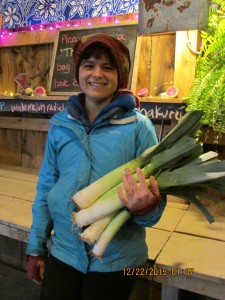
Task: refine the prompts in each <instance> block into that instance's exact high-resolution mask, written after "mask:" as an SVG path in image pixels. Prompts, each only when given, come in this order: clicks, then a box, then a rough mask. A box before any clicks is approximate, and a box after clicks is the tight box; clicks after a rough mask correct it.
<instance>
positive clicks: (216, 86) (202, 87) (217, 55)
mask: <svg viewBox="0 0 225 300" xmlns="http://www.w3.org/2000/svg"><path fill="white" fill-rule="evenodd" d="M201 38H202V45H201V49H200V54H199V56H198V58H197V60H196V78H195V80H194V82H193V85H192V87H191V90H190V93H189V96H188V97H187V108H186V110H187V111H191V110H203V111H204V116H203V118H202V122H203V124H204V125H206V126H208V127H211V128H213V129H214V130H215V131H217V132H225V117H224V116H225V1H224V0H214V1H210V6H209V19H208V28H207V31H202V32H201Z"/></svg>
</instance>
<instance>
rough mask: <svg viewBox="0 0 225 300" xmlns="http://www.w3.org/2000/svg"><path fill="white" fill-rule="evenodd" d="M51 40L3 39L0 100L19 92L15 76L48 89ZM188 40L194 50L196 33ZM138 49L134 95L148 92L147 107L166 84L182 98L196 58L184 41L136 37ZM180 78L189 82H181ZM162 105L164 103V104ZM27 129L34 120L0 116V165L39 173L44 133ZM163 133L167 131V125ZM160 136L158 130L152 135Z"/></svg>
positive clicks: (38, 35) (49, 36)
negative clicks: (177, 90)
mask: <svg viewBox="0 0 225 300" xmlns="http://www.w3.org/2000/svg"><path fill="white" fill-rule="evenodd" d="M179 35H180V34H179ZM55 37H56V31H54V30H53V31H50V30H43V31H38V32H18V33H14V34H13V37H12V36H8V37H7V40H5V41H4V40H2V41H1V42H0V94H2V93H4V92H5V91H7V94H8V95H9V94H10V93H13V94H15V93H17V92H20V91H21V88H20V87H19V85H18V84H16V82H15V80H14V78H15V76H16V75H18V74H20V73H27V74H28V80H29V82H30V85H31V86H32V87H33V86H35V85H37V83H38V85H39V84H40V85H42V86H44V87H45V88H47V86H48V82H49V68H50V66H51V60H52V53H53V46H54V41H55ZM191 39H192V41H193V43H194V45H195V46H196V47H197V42H196V41H197V40H198V32H197V31H193V32H192V35H191ZM137 45H138V46H137V51H136V55H135V62H134V72H133V82H132V90H133V92H134V93H136V92H137V91H138V90H139V89H140V88H142V87H147V88H148V90H149V95H148V96H147V97H146V98H145V99H144V101H151V97H152V96H157V95H158V94H160V93H161V92H164V91H165V89H166V88H167V87H168V86H169V85H171V83H172V84H176V82H175V81H177V87H178V88H179V91H180V92H179V94H178V97H180V98H182V97H184V96H187V93H188V91H189V89H190V85H191V82H192V81H193V79H194V76H195V65H194V63H193V62H194V61H195V59H196V55H194V54H193V53H192V52H190V51H189V50H188V48H187V45H186V41H185V40H184V39H180V37H179V36H178V33H171V34H165V35H162V34H161V35H154V36H143V37H138V43H137ZM184 56H185V62H184ZM179 62H182V63H181V64H180V63H179ZM190 65H191V67H190ZM175 66H176V67H175ZM185 70H187V71H186V72H185ZM180 72H182V74H183V75H182V76H183V78H182V79H184V80H182V82H181V81H179V80H178V78H179V74H180ZM184 74H185V75H184ZM185 77H186V78H188V80H185ZM160 100H162V99H160ZM163 101H164V100H163ZM166 101H169V99H165V102H166ZM39 117H40V118H42V117H41V116H39ZM35 118H36V116H35ZM26 119H27V120H29V123H26V122H28V121H26ZM39 122H40V120H39ZM12 124H13V126H12ZM32 124H35V119H34V117H33V118H24V117H23V116H22V117H16V114H11V115H9V116H5V115H4V116H3V115H2V113H0V141H1V142H0V163H6V164H13V165H18V166H24V167H31V168H39V167H40V164H41V161H42V157H43V152H44V145H45V140H46V134H47V132H46V131H47V129H46V127H44V129H43V127H42V126H39V124H36V125H35V126H34V127H33V128H31V127H32V126H33V125H32ZM45 126H46V125H45ZM157 126H158V125H156V127H157ZM173 126H174V124H173ZM167 127H168V128H167V129H168V130H169V127H170V125H168V126H167ZM159 130H160V129H159V128H157V131H159Z"/></svg>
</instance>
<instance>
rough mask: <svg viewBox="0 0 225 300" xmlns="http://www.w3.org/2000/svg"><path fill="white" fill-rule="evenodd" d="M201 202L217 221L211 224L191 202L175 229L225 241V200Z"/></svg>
mask: <svg viewBox="0 0 225 300" xmlns="http://www.w3.org/2000/svg"><path fill="white" fill-rule="evenodd" d="M201 202H203V204H204V205H205V206H206V207H207V209H208V210H209V211H210V213H211V214H212V216H213V217H214V220H215V222H214V223H212V224H209V222H208V221H207V220H206V218H205V217H204V215H203V214H202V213H201V212H200V211H199V210H198V208H197V207H196V206H195V205H193V204H191V205H190V207H189V208H188V210H187V211H186V213H185V215H184V216H183V218H182V219H181V221H180V223H179V224H178V226H177V228H176V229H175V231H176V232H180V233H186V234H190V235H195V236H200V237H206V238H210V239H214V240H220V241H224V242H225V214H224V212H225V201H223V200H222V201H220V202H216V203H215V202H212V201H211V202H210V200H209V201H206V200H205V201H203V200H202V201H201ZM224 266H225V265H224Z"/></svg>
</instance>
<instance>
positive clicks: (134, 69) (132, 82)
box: [130, 37, 142, 94]
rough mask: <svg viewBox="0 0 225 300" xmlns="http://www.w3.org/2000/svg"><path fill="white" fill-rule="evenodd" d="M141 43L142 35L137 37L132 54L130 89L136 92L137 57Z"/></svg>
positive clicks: (138, 57)
mask: <svg viewBox="0 0 225 300" xmlns="http://www.w3.org/2000/svg"><path fill="white" fill-rule="evenodd" d="M141 44H142V37H137V42H136V49H135V54H134V65H133V72H132V79H131V88H130V89H131V91H132V92H133V93H134V94H136V93H137V91H136V88H137V80H138V68H139V59H140V53H141Z"/></svg>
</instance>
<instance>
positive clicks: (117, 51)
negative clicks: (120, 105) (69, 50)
mask: <svg viewBox="0 0 225 300" xmlns="http://www.w3.org/2000/svg"><path fill="white" fill-rule="evenodd" d="M94 43H102V44H104V45H105V46H106V47H107V48H109V49H110V51H111V53H112V55H113V56H114V57H115V61H116V62H117V72H118V89H125V88H127V84H128V80H129V73H130V65H131V63H130V53H129V50H128V48H127V47H126V46H125V45H124V44H123V43H122V42H120V41H119V40H117V39H116V38H114V37H112V36H110V35H106V34H101V33H96V34H90V35H84V36H82V38H81V39H80V40H79V41H78V42H77V43H76V44H75V45H74V52H73V58H74V65H75V76H76V79H77V82H79V74H78V73H79V67H80V64H81V55H82V53H83V52H84V50H86V49H87V48H88V47H89V46H90V45H92V44H94Z"/></svg>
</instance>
